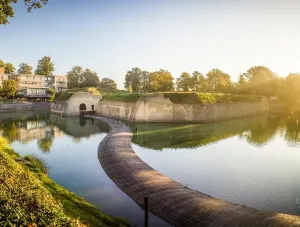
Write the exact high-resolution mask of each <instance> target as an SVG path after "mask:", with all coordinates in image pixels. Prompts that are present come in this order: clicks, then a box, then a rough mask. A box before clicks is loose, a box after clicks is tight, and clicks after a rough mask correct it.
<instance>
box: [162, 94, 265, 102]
mask: <svg viewBox="0 0 300 227" xmlns="http://www.w3.org/2000/svg"><path fill="white" fill-rule="evenodd" d="M164 97H165V98H169V99H170V100H171V101H172V102H173V103H175V104H203V103H232V102H260V101H261V98H262V97H261V96H255V95H235V94H223V93H196V92H170V93H164Z"/></svg>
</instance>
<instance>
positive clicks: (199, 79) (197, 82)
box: [192, 71, 206, 91]
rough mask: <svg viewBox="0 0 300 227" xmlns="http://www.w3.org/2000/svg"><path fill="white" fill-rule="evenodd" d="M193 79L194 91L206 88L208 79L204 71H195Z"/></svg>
mask: <svg viewBox="0 0 300 227" xmlns="http://www.w3.org/2000/svg"><path fill="white" fill-rule="evenodd" d="M192 80H193V85H194V88H193V90H194V91H201V90H205V89H206V81H205V78H204V76H203V75H202V73H200V72H198V71H194V72H193V73H192Z"/></svg>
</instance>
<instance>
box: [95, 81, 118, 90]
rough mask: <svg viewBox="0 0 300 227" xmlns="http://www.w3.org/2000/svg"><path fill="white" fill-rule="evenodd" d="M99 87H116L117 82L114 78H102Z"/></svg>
mask: <svg viewBox="0 0 300 227" xmlns="http://www.w3.org/2000/svg"><path fill="white" fill-rule="evenodd" d="M99 87H100V88H106V89H114V90H116V89H117V84H116V82H115V81H114V80H112V79H109V78H103V79H102V80H101V81H100V83H99Z"/></svg>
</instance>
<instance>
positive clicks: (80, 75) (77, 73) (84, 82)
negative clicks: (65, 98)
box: [67, 66, 99, 89]
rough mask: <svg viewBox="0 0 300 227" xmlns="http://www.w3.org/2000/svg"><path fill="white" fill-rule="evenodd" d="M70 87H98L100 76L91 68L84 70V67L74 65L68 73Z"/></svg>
mask: <svg viewBox="0 0 300 227" xmlns="http://www.w3.org/2000/svg"><path fill="white" fill-rule="evenodd" d="M67 77H68V88H71V89H72V88H86V87H98V86H99V77H98V75H97V73H96V72H93V71H91V70H90V69H85V71H83V69H82V67H80V66H74V67H73V68H72V70H71V71H69V72H68V73H67Z"/></svg>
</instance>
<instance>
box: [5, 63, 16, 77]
mask: <svg viewBox="0 0 300 227" xmlns="http://www.w3.org/2000/svg"><path fill="white" fill-rule="evenodd" d="M4 68H5V73H6V74H10V73H12V72H14V71H15V70H16V69H15V67H14V65H13V64H11V63H9V62H8V63H5V65H4Z"/></svg>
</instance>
